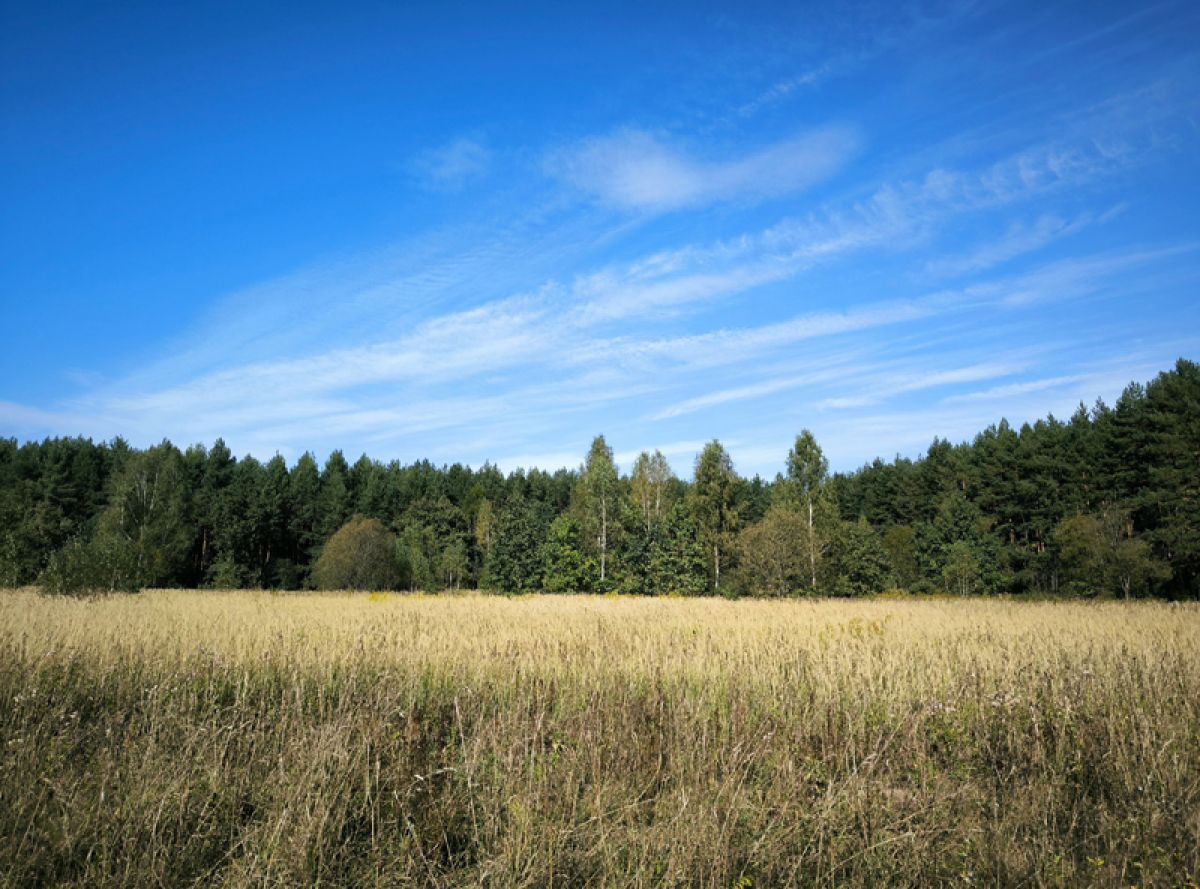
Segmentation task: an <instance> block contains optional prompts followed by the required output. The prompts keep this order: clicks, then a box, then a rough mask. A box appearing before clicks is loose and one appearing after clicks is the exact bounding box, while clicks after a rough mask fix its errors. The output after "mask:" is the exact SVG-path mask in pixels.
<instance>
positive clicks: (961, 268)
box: [926, 204, 1126, 277]
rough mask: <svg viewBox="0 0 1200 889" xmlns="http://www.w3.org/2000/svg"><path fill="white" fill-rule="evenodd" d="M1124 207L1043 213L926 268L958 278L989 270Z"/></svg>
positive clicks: (1116, 214) (1102, 218) (1070, 233)
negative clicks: (1065, 216)
mask: <svg viewBox="0 0 1200 889" xmlns="http://www.w3.org/2000/svg"><path fill="white" fill-rule="evenodd" d="M1125 207H1126V205H1124V204H1119V205H1117V206H1115V207H1113V208H1111V209H1110V210H1108V211H1106V212H1105V213H1103V214H1102V215H1101V216H1100V217H1095V216H1093V215H1092V214H1091V213H1080V214H1079V215H1077V216H1075V217H1074V218H1073V219H1070V220H1067V219H1063V218H1062V217H1061V216H1058V215H1056V214H1053V213H1045V214H1043V215H1041V216H1039V217H1038V218H1037V219H1036V220H1035V221H1034V222H1033V223H1032V224H1027V223H1024V222H1014V223H1012V224H1011V225H1010V226H1009V227H1008V230H1007V231H1005V232H1004V234H1002V235H1000V236H999V237H998V238H995V239H993V240H991V241H989V242H988V243H985V244H982V245H980V246H979V247H977V248H976V249H975V250H973V251H971V252H970V253H968V254H966V255H964V256H954V257H940V258H938V259H935V260H932V261H931V262H929V263H928V264H927V265H926V269H927V270H928V271H929V272H930V273H931V274H933V275H936V276H939V277H958V276H961V275H969V274H973V273H975V272H980V271H983V270H985V269H990V268H992V267H994V266H997V265H1001V264H1002V263H1005V262H1008V261H1009V260H1011V259H1015V258H1016V257H1019V256H1024V255H1026V254H1028V253H1032V252H1034V251H1036V250H1040V249H1042V248H1043V247H1047V246H1049V245H1050V244H1053V243H1055V242H1056V241H1060V240H1062V239H1063V238H1066V237H1070V236H1071V235H1073V234H1076V233H1077V232H1080V231H1082V230H1083V229H1085V228H1087V227H1088V226H1090V225H1092V224H1094V223H1097V222H1107V221H1109V220H1111V219H1115V218H1116V217H1117V216H1119V215H1120V214H1121V213H1122V212H1124V210H1125Z"/></svg>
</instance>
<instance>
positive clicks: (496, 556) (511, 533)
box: [483, 502, 549, 593]
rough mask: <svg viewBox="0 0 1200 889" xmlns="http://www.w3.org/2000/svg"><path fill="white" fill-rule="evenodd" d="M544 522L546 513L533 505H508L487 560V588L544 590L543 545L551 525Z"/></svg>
mask: <svg viewBox="0 0 1200 889" xmlns="http://www.w3.org/2000/svg"><path fill="white" fill-rule="evenodd" d="M544 519H545V516H544V513H541V512H537V511H535V510H534V509H533V508H531V506H530V505H527V504H524V503H519V502H518V503H511V502H510V503H508V504H506V505H505V508H504V509H503V510H502V511H501V512H500V515H499V518H498V521H497V523H496V531H495V535H494V539H493V541H492V545H491V548H490V549H489V550H488V554H487V558H486V560H485V561H484V570H483V584H484V586H486V587H488V588H490V589H494V590H498V591H500V592H504V593H524V592H529V591H531V590H537V589H541V587H542V560H541V544H542V541H543V540H545V539H546V531H547V529H548V526H549V522H548V521H544Z"/></svg>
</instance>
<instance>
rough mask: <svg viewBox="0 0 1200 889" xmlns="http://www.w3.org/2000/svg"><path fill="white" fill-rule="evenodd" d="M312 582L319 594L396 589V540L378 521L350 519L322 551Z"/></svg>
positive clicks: (398, 577) (357, 517) (397, 579)
mask: <svg viewBox="0 0 1200 889" xmlns="http://www.w3.org/2000/svg"><path fill="white" fill-rule="evenodd" d="M313 582H314V583H315V584H316V587H317V589H319V590H391V589H396V588H397V587H398V586H399V585H400V565H399V561H398V559H397V557H396V536H395V535H394V534H392V532H391V531H389V530H388V529H387V528H385V527H384V525H383V523H382V522H381V521H379V520H378V519H365V518H362V517H361V516H356V517H354V518H352V519H351V520H350V521H348V522H347V523H346V524H345V525H343V526H342V527H341V528H339V529H338V530H337V532H336V533H335V534H334V535H333V536H332V537H330V538H329V540H328V541H326V543H325V546H324V547H323V548H322V549H321V556H320V558H318V559H317V563H316V565H314V566H313Z"/></svg>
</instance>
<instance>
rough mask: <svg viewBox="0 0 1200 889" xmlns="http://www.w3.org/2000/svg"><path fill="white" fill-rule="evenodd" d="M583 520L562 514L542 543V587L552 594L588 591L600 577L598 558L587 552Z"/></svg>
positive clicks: (551, 526) (553, 523) (551, 525)
mask: <svg viewBox="0 0 1200 889" xmlns="http://www.w3.org/2000/svg"><path fill="white" fill-rule="evenodd" d="M579 538H580V533H579V523H578V522H577V521H575V519H574V518H573V517H572V516H570V515H561V516H559V517H558V518H556V519H555V520H554V521H553V522H551V523H550V530H549V533H548V535H547V537H546V542H545V543H544V544H542V588H543V589H545V590H546V591H547V592H551V593H588V592H591V591H592V590H594V589H595V587H596V584H597V582H598V581H599V579H600V569H599V566H598V565H597V564H596V560H595V559H593V558H591V557H590V556H587V555H585V554H584V552H583V547H582V545H581V543H580V539H579Z"/></svg>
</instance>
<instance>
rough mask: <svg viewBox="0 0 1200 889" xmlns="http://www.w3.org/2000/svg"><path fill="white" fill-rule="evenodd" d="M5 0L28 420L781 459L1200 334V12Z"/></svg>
mask: <svg viewBox="0 0 1200 889" xmlns="http://www.w3.org/2000/svg"><path fill="white" fill-rule="evenodd" d="M513 7H514V5H512V4H480V5H463V4H451V3H437V4H427V5H426V4H409V3H378V2H363V3H339V4H328V3H326V4H303V3H296V4H279V3H274V2H272V3H263V4H260V3H254V2H249V3H247V2H240V3H237V4H229V5H223V4H206V3H192V4H160V3H138V4H133V3H127V4H83V5H78V6H73V5H71V4H45V3H28V4H25V3H13V2H5V3H4V4H3V7H2V9H0V207H2V209H0V298H2V299H3V317H4V319H5V323H4V331H5V335H4V337H3V342H4V347H3V349H2V350H0V361H2V362H3V368H2V374H0V380H2V388H0V435H6V436H15V437H17V438H19V439H22V440H24V439H29V438H40V437H42V436H46V435H76V434H83V435H87V436H91V437H93V438H98V439H108V438H111V437H113V436H116V435H121V436H123V437H124V438H126V439H127V440H128V441H130V442H131V443H133V444H135V445H138V446H146V445H149V444H153V443H156V442H158V441H160V440H161V439H163V438H169V439H171V440H172V441H174V442H175V443H176V444H179V445H181V446H184V445H187V444H189V443H193V442H204V443H211V442H212V441H213V440H214V439H215V438H216V437H218V436H221V437H223V438H224V439H225V440H226V442H227V443H228V444H229V446H230V447H231V448H232V449H233V450H234V452H235V453H237V454H246V453H249V454H253V455H254V456H256V457H259V458H262V459H265V458H269V457H270V456H271V455H273V454H274V453H276V452H279V453H282V454H283V455H284V456H285V457H287V458H288V459H289V461H291V460H294V459H295V458H296V457H298V456H299V455H300V454H301V453H303V452H304V451H306V450H311V451H313V452H314V453H315V454H316V455H318V457H319V458H323V457H324V455H326V454H328V453H329V451H331V450H332V449H334V448H341V449H342V450H343V451H344V452H345V453H346V454H347V456H348V457H349V458H350V459H351V460H353V459H354V458H355V457H356V456H357V455H358V454H360V453H363V452H365V453H367V454H368V455H370V456H371V457H374V458H377V459H380V460H384V461H388V460H392V459H399V460H401V461H404V462H409V461H412V460H417V459H422V458H428V459H430V460H432V461H434V462H435V463H439V464H440V463H452V462H463V463H468V464H472V465H478V464H480V463H482V462H483V461H484V460H491V461H492V462H494V463H497V464H499V465H500V466H501V467H503V468H506V469H511V468H515V467H517V466H526V467H529V466H538V467H542V468H546V469H554V468H557V467H560V466H569V467H574V466H577V465H578V464H579V463H580V462H581V461H582V459H583V457H584V455H585V453H586V451H587V447H588V444H589V443H590V441H591V439H592V437H593V436H594V435H596V434H598V433H603V434H604V435H605V436H606V438H607V440H608V442H609V444H610V445H611V446H612V447H613V448H614V450H615V451H616V455H617V458H618V461H619V462H620V463H621V464H622V466H623V468H625V469H626V470H627V469H628V468H629V465H630V463H631V462H632V460H633V457H634V456H635V455H636V453H637V452H638V451H639V450H641V449H643V448H650V449H653V448H659V449H661V450H662V451H663V453H664V454H666V455H667V457H668V458H669V459H670V461H671V462H672V464H673V465H674V466H675V468H676V470H677V471H679V472H680V474H682V475H685V476H687V475H690V472H691V466H692V461H693V459H694V456H695V454H696V453H697V452H698V451H699V449H700V448H701V447H702V445H703V443H704V442H705V441H707V440H710V439H712V438H719V439H720V440H721V441H722V442H723V443H724V444H725V445H726V447H727V449H728V450H729V452H730V453H731V455H732V457H733V460H734V464H735V466H736V468H737V469H738V470H739V471H740V472H742V473H744V474H748V475H749V474H754V473H761V474H763V475H764V476H768V477H769V476H773V475H774V474H775V473H776V472H777V471H779V470H780V469H782V468H783V462H784V456H785V454H786V452H787V449H788V446H789V445H790V443H791V441H792V440H793V439H794V437H795V435H796V434H797V432H799V431H800V429H802V428H809V429H811V430H812V431H813V433H814V434H815V435H816V436H817V439H818V441H819V442H820V443H821V445H822V446H823V448H824V450H825V452H826V454H827V456H828V457H829V459H830V462H831V465H832V466H833V468H835V469H852V468H855V467H857V466H859V465H861V464H862V463H864V462H866V461H869V460H871V459H872V458H874V457H876V456H880V457H883V458H885V459H890V458H891V457H892V456H894V455H895V454H897V453H900V454H905V455H911V456H915V455H917V454H919V453H921V452H923V451H924V450H925V448H926V447H927V446H928V445H929V443H930V441H931V440H932V439H933V437H934V436H940V437H943V438H949V439H951V440H954V441H958V440H963V439H967V438H970V437H972V436H973V435H974V434H975V433H977V432H978V431H980V430H981V429H983V428H985V427H986V426H988V425H991V424H993V423H995V422H997V421H998V420H999V419H1000V418H1001V417H1005V418H1007V419H1008V420H1009V421H1010V422H1012V423H1014V424H1019V423H1021V422H1024V421H1032V420H1034V419H1037V418H1038V417H1042V416H1045V415H1046V414H1047V413H1050V412H1053V413H1055V414H1056V415H1058V416H1060V417H1066V416H1069V415H1070V413H1071V412H1072V411H1073V410H1074V408H1075V407H1076V406H1077V405H1078V404H1079V403H1080V402H1081V401H1083V402H1086V403H1087V404H1089V405H1090V404H1092V403H1093V402H1094V401H1095V399H1096V398H1097V397H1103V398H1105V399H1106V400H1108V401H1110V402H1111V401H1112V400H1113V399H1114V398H1115V397H1116V396H1117V395H1118V394H1119V393H1120V391H1121V389H1122V388H1123V387H1124V385H1125V384H1126V383H1128V382H1129V381H1131V380H1147V379H1150V378H1151V377H1153V376H1154V375H1155V374H1156V373H1157V372H1158V371H1160V370H1164V369H1167V368H1168V367H1170V366H1171V365H1172V364H1173V363H1174V361H1175V359H1177V358H1179V357H1181V356H1182V357H1187V358H1192V359H1196V358H1200V150H1198V149H1200V5H1198V4H1196V3H1194V2H1166V3H1157V4H1141V3H1136V4H1135V3H1118V4H1104V3H1097V2H1080V3H1051V4H1047V3H1042V2H1032V3H1002V2H994V3H993V2H979V3H970V2H962V3H945V4H943V3H919V4H918V3H911V4H909V3H893V2H882V3H878V4H831V3H819V4H811V5H805V4H795V3H789V4H746V3H738V4H728V5H714V4H706V3H696V2H688V3H682V4H678V5H674V6H672V5H668V4H651V3H637V4H630V5H620V4H597V5H596V6H595V7H593V8H591V9H590V10H589V9H585V8H583V7H582V6H581V5H580V4H574V3H553V4H545V5H535V4H524V5H521V6H520V8H513Z"/></svg>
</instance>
